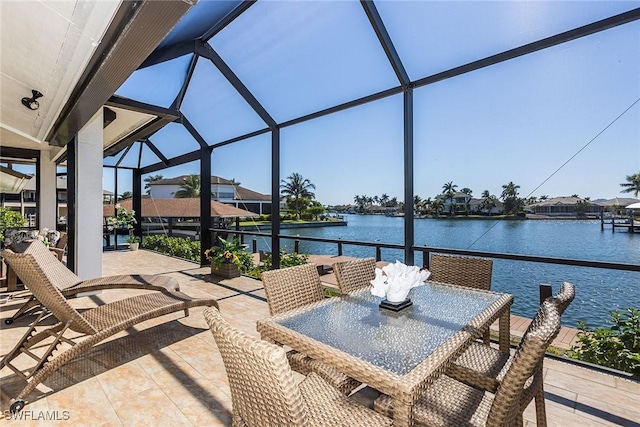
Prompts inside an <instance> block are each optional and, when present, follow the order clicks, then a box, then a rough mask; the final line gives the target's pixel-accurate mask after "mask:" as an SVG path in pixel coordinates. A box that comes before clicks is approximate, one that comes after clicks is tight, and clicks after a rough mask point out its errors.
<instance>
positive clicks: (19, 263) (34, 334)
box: [0, 250, 218, 412]
mask: <svg viewBox="0 0 640 427" xmlns="http://www.w3.org/2000/svg"><path fill="white" fill-rule="evenodd" d="M3 256H4V259H5V262H7V263H8V264H9V265H10V266H11V268H13V269H14V271H15V272H16V273H17V274H18V276H19V277H20V278H22V280H23V281H24V283H25V286H27V287H28V288H29V290H30V291H31V292H32V293H33V295H34V297H35V298H36V299H37V300H38V301H39V303H40V304H42V306H43V307H44V308H45V310H43V311H42V313H41V314H40V315H39V316H38V318H37V319H36V321H35V322H34V323H32V324H31V326H30V327H29V328H28V329H27V332H26V333H25V334H24V336H23V337H22V338H21V339H20V340H19V341H18V343H17V344H16V345H15V347H14V348H13V349H12V350H11V351H10V352H9V353H7V354H6V356H5V357H4V358H2V360H0V369H2V368H4V367H5V366H6V367H8V368H10V369H11V370H12V371H13V372H14V373H15V374H16V375H18V376H19V377H21V378H22V379H24V380H26V381H27V385H26V386H25V387H24V388H23V389H22V391H21V392H20V393H19V394H18V396H17V397H16V398H15V401H14V402H13V403H12V404H11V406H10V410H11V412H18V411H20V410H22V408H23V407H24V405H25V400H24V399H26V398H27V397H28V396H29V394H30V393H31V392H32V391H33V390H34V389H35V388H36V387H37V386H38V384H40V383H42V382H43V381H44V380H46V379H47V378H49V377H50V376H51V375H52V374H53V373H54V372H56V371H57V370H58V369H59V368H60V367H62V366H63V365H65V364H66V363H67V362H69V361H70V360H72V359H74V358H75V357H77V356H80V355H82V354H84V353H85V352H87V351H88V350H90V349H91V348H92V347H93V346H94V345H96V344H98V343H100V342H102V341H104V340H105V339H107V338H109V337H111V336H113V335H115V334H117V333H118V332H121V331H124V330H127V329H129V328H131V327H132V326H134V325H136V324H138V323H140V322H144V321H145V320H149V319H154V318H156V317H159V316H162V315H165V314H170V313H175V312H177V311H184V312H185V315H188V310H189V308H191V307H198V306H215V307H217V306H218V303H217V302H216V300H215V299H193V298H191V297H189V296H187V295H185V294H183V293H180V292H167V293H164V292H152V293H148V294H144V295H138V296H134V297H129V298H125V299H122V300H118V301H114V302H111V303H107V304H104V305H101V306H98V307H95V308H91V309H88V310H84V311H83V312H82V313H80V312H79V311H78V310H76V309H75V308H73V307H72V306H71V304H70V303H69V300H68V299H67V298H66V296H65V295H64V294H63V293H62V292H61V291H60V290H59V289H58V288H57V287H56V286H55V285H54V281H56V280H57V279H58V278H57V276H56V272H55V271H53V270H52V269H49V268H47V266H48V265H53V264H54V263H59V261H58V260H57V259H56V258H55V257H54V256H53V255H52V254H49V255H48V258H49V259H48V260H46V262H44V263H39V262H36V261H35V259H34V258H35V256H34V254H33V253H30V252H29V251H26V252H23V253H17V252H13V251H11V250H5V251H4V252H3ZM49 313H51V314H52V315H53V316H54V317H55V318H56V319H57V320H58V323H55V322H54V323H53V325H52V326H51V323H52V322H51V321H50V319H49V316H48V314H49ZM45 318H46V321H44V322H42V323H41V321H42V320H44V319H45ZM72 332H75V333H72ZM77 333H80V334H81V335H80V336H78V334H77ZM45 340H47V342H48V341H51V342H50V343H49V344H48V345H44V344H45V343H44V341H45ZM63 343H64V344H66V345H68V346H69V347H68V348H66V349H60V350H58V347H59V346H60V345H61V344H63ZM38 344H39V345H38ZM56 350H58V351H56ZM20 355H26V356H29V357H31V358H32V359H34V360H35V361H36V365H35V366H33V367H30V368H28V370H27V371H23V370H22V369H24V367H23V366H24V364H22V363H21V364H20V366H21V367H23V368H22V369H19V368H18V367H17V366H14V365H13V364H12V362H13V360H14V359H16V358H17V357H18V356H20ZM22 359H24V358H22Z"/></svg>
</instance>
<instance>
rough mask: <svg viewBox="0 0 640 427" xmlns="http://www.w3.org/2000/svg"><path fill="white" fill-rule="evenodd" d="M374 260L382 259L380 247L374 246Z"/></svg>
mask: <svg viewBox="0 0 640 427" xmlns="http://www.w3.org/2000/svg"><path fill="white" fill-rule="evenodd" d="M376 261H382V249H381V248H380V246H376Z"/></svg>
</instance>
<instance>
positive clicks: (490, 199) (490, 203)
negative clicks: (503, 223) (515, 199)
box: [480, 190, 498, 216]
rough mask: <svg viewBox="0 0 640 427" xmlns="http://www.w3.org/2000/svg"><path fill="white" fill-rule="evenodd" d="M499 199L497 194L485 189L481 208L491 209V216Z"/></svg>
mask: <svg viewBox="0 0 640 427" xmlns="http://www.w3.org/2000/svg"><path fill="white" fill-rule="evenodd" d="M497 201H498V199H497V198H496V196H493V195H492V194H491V193H489V190H484V191H483V192H482V202H481V203H480V209H487V210H488V211H489V216H491V209H493V208H495V207H496V206H497V205H498V203H497Z"/></svg>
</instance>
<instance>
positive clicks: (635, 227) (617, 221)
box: [600, 215, 640, 233]
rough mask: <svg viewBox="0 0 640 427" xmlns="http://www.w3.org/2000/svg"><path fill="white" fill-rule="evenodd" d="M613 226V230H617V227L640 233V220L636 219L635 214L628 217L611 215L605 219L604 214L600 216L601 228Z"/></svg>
mask: <svg viewBox="0 0 640 427" xmlns="http://www.w3.org/2000/svg"><path fill="white" fill-rule="evenodd" d="M607 225H609V226H611V231H612V232H615V231H616V228H617V229H619V230H626V231H627V232H628V233H640V221H634V219H633V215H629V216H628V217H626V218H616V217H611V218H607V219H605V218H604V216H600V230H603V231H604V229H605V228H606V226H607Z"/></svg>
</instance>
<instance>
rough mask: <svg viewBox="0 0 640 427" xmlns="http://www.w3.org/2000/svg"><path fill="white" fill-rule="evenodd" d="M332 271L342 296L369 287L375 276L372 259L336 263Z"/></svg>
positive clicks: (374, 262) (374, 265)
mask: <svg viewBox="0 0 640 427" xmlns="http://www.w3.org/2000/svg"><path fill="white" fill-rule="evenodd" d="M333 271H334V273H335V275H336V280H337V281H338V287H339V288H340V292H341V293H342V294H350V293H352V292H355V291H359V290H361V289H363V288H368V287H371V280H373V278H374V277H375V275H376V260H375V259H374V258H362V259H354V260H351V261H342V262H336V263H334V264H333Z"/></svg>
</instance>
